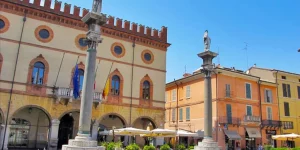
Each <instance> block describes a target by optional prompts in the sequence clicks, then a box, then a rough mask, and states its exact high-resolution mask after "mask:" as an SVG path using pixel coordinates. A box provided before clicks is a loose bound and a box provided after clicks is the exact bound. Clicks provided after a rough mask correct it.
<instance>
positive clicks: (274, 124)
mask: <svg viewBox="0 0 300 150" xmlns="http://www.w3.org/2000/svg"><path fill="white" fill-rule="evenodd" d="M261 125H262V126H263V127H264V126H267V127H281V125H282V124H281V121H278V120H263V121H262V122H261Z"/></svg>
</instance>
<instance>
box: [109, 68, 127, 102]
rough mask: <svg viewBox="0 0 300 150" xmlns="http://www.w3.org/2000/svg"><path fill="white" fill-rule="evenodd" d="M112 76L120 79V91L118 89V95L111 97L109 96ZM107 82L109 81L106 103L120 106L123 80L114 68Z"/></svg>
mask: <svg viewBox="0 0 300 150" xmlns="http://www.w3.org/2000/svg"><path fill="white" fill-rule="evenodd" d="M114 75H117V76H118V77H119V78H120V89H119V95H112V94H111V86H112V82H111V81H112V77H113V76H114ZM108 80H109V81H110V85H109V93H108V97H107V103H110V104H121V103H122V97H123V87H124V78H123V76H122V74H121V73H120V71H119V70H118V69H117V68H116V69H115V70H114V71H113V72H112V73H110V75H109V78H108Z"/></svg>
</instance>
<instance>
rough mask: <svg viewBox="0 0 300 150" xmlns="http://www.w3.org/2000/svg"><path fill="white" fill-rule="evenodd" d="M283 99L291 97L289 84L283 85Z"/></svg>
mask: <svg viewBox="0 0 300 150" xmlns="http://www.w3.org/2000/svg"><path fill="white" fill-rule="evenodd" d="M282 93H283V97H291V89H290V85H289V84H285V83H283V84H282Z"/></svg>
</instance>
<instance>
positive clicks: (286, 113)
mask: <svg viewBox="0 0 300 150" xmlns="http://www.w3.org/2000/svg"><path fill="white" fill-rule="evenodd" d="M284 115H285V116H290V108H289V103H288V102H284Z"/></svg>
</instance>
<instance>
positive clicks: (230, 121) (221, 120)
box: [219, 116, 241, 125]
mask: <svg viewBox="0 0 300 150" xmlns="http://www.w3.org/2000/svg"><path fill="white" fill-rule="evenodd" d="M219 123H220V124H231V125H240V123H241V119H240V118H236V117H227V116H223V117H219Z"/></svg>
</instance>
